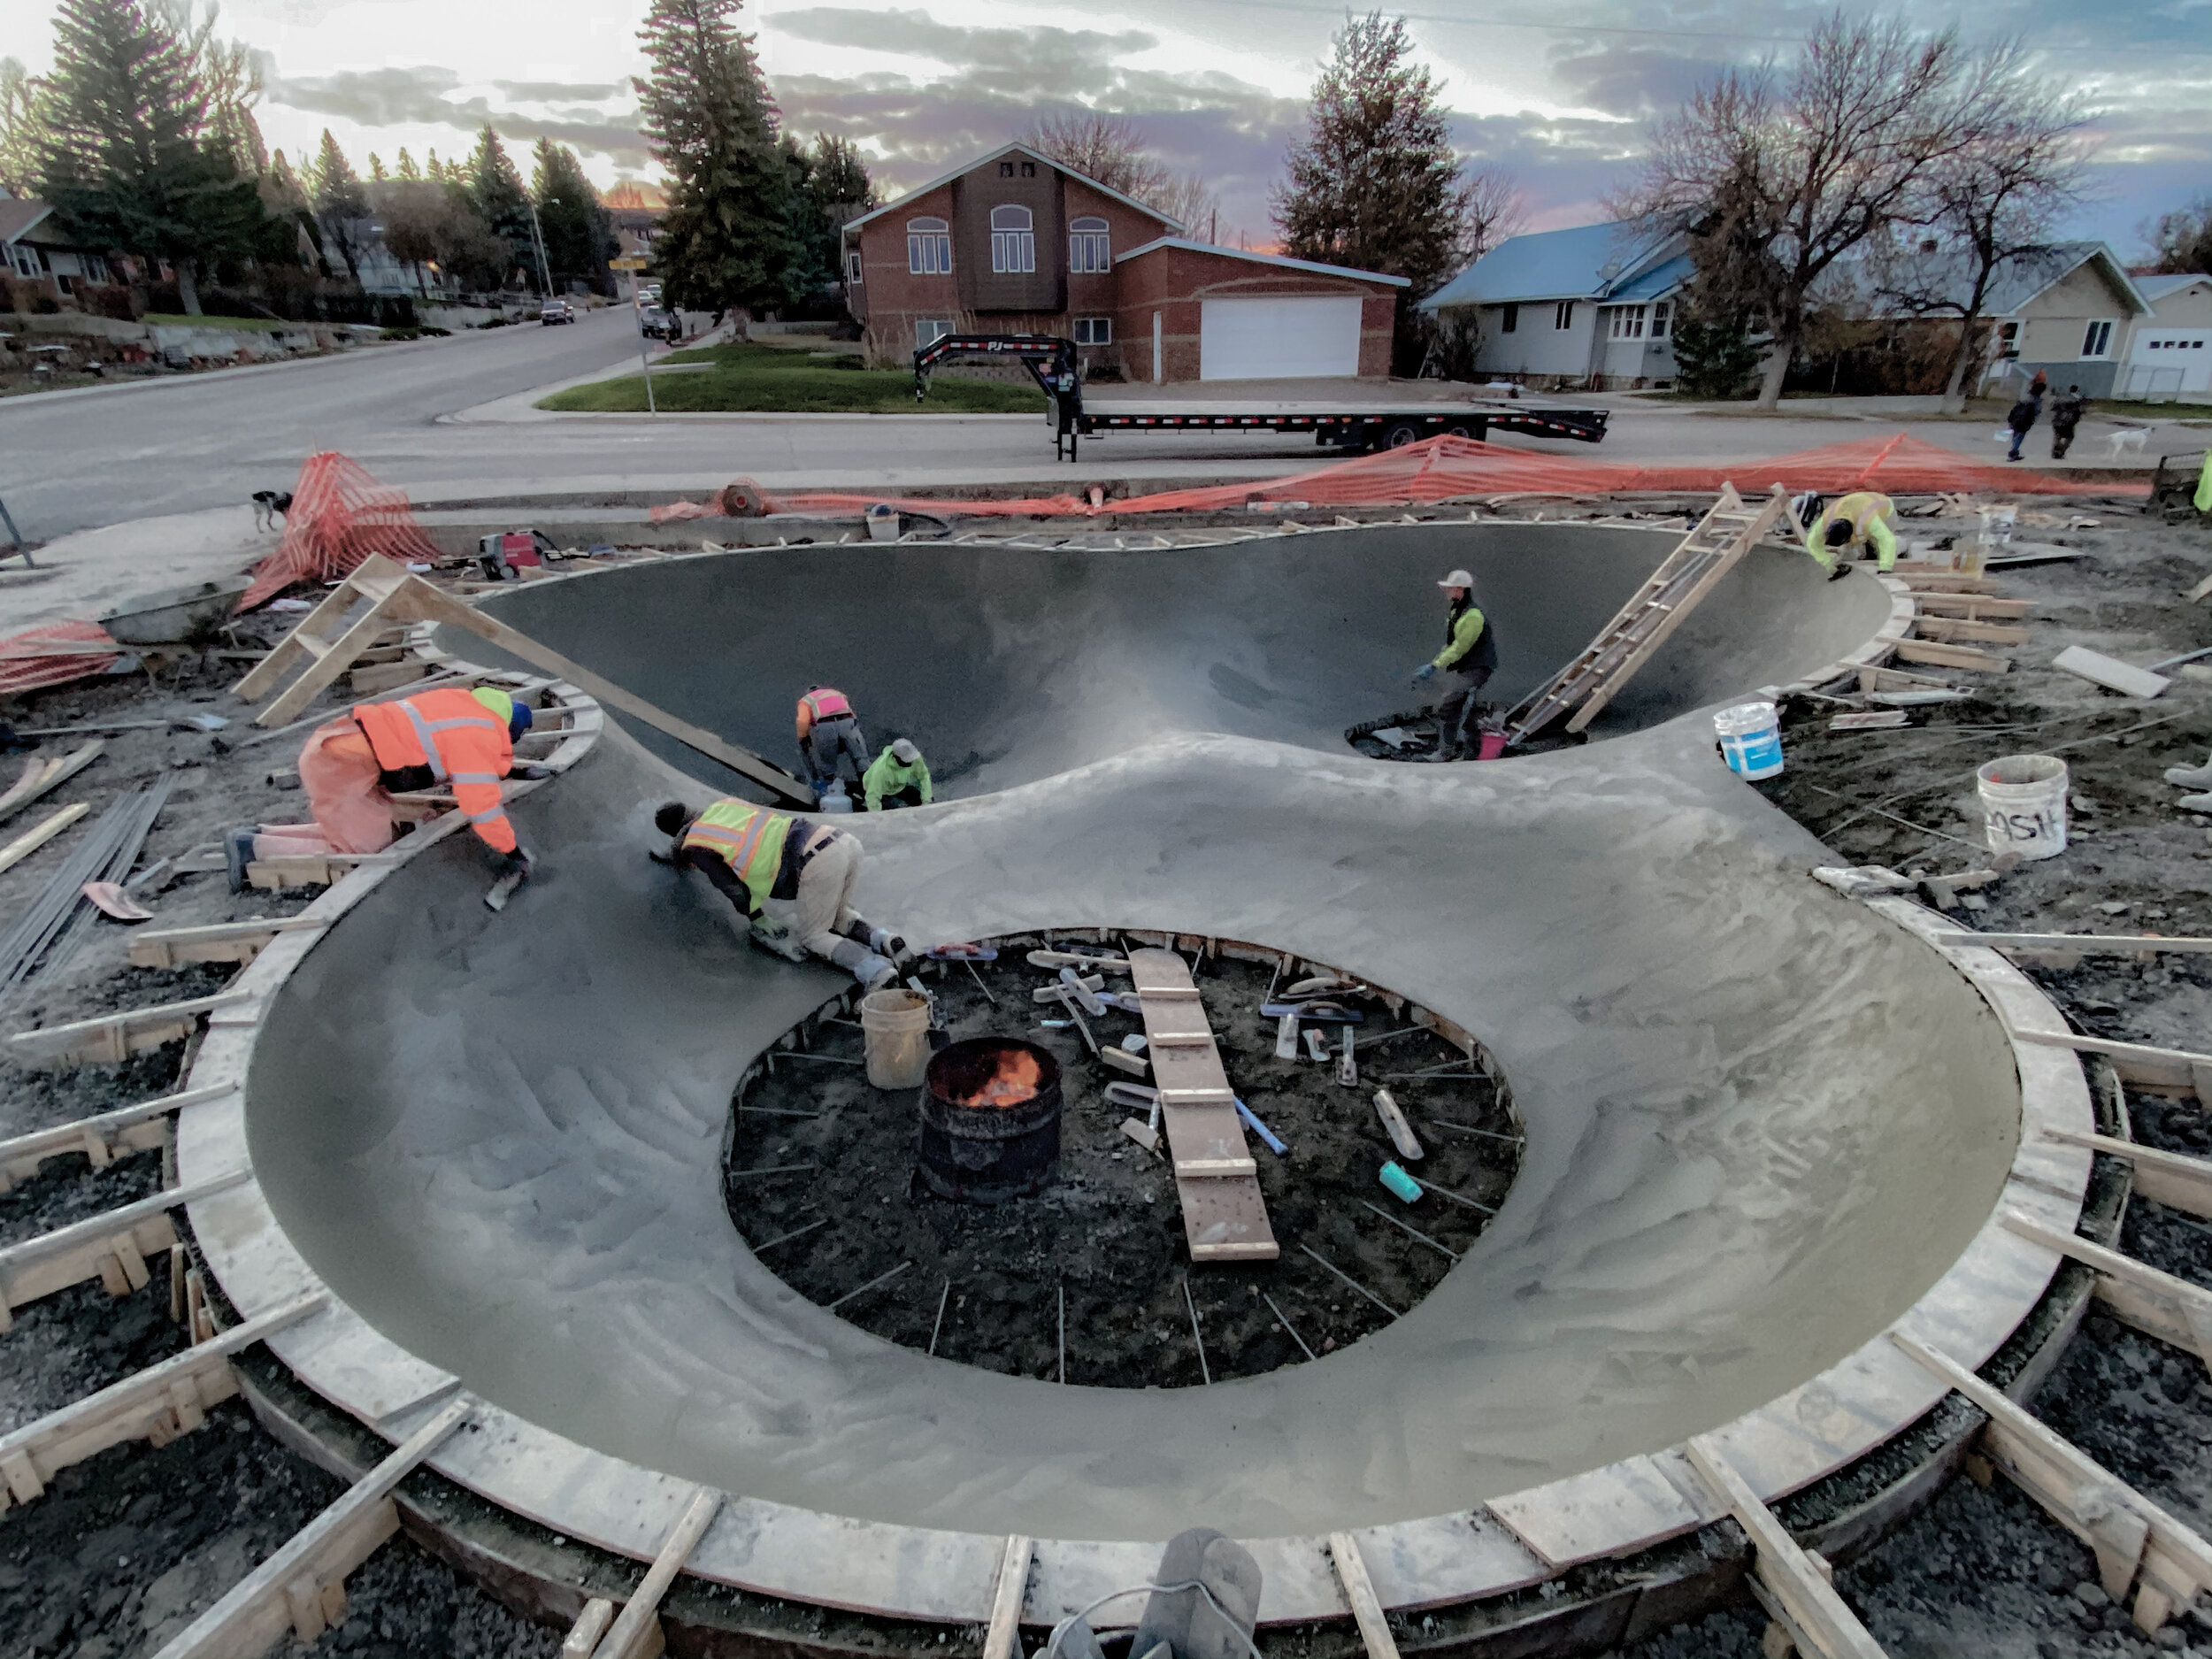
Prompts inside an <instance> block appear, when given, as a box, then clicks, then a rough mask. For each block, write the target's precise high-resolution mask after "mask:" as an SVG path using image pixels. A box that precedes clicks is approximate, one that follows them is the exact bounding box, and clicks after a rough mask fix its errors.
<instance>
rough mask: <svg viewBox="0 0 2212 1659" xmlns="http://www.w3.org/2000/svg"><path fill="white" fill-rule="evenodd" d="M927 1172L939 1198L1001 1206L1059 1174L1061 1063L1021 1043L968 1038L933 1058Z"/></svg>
mask: <svg viewBox="0 0 2212 1659" xmlns="http://www.w3.org/2000/svg"><path fill="white" fill-rule="evenodd" d="M920 1152H921V1171H922V1179H923V1180H924V1181H925V1182H926V1183H927V1185H928V1187H929V1189H930V1191H932V1192H933V1193H935V1194H937V1195H938V1196H939V1197H940V1198H953V1199H958V1200H960V1201H962V1202H966V1203H971V1204H998V1203H1003V1202H1006V1201H1007V1200H1008V1199H1010V1198H1026V1197H1030V1196H1032V1195H1033V1194H1037V1193H1041V1192H1042V1191H1044V1189H1045V1188H1046V1187H1049V1186H1051V1185H1052V1182H1053V1179H1054V1177H1055V1176H1056V1175H1057V1174H1058V1173H1059V1170H1060V1063H1059V1062H1058V1061H1057V1060H1056V1059H1054V1058H1053V1057H1052V1056H1051V1055H1050V1054H1049V1053H1048V1052H1047V1051H1046V1050H1044V1049H1042V1048H1038V1047H1037V1045H1036V1044H1034V1043H1030V1042H1024V1041H1021V1040H1020V1039H1018V1038H1015V1037H970V1038H968V1039H966V1040H965V1041H961V1042H956V1043H950V1044H948V1045H947V1046H946V1047H945V1048H941V1049H939V1050H938V1051H937V1053H936V1054H934V1055H933V1056H931V1057H930V1062H929V1069H928V1071H927V1072H926V1074H925V1076H924V1079H923V1082H922V1095H921V1143H920Z"/></svg>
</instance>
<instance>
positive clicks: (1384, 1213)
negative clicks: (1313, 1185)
mask: <svg viewBox="0 0 2212 1659" xmlns="http://www.w3.org/2000/svg"><path fill="white" fill-rule="evenodd" d="M1360 1202H1361V1203H1362V1204H1364V1205H1366V1207H1367V1208H1368V1209H1370V1210H1373V1211H1374V1212H1375V1213H1376V1214H1377V1215H1379V1216H1380V1217H1382V1218H1383V1219H1384V1220H1385V1221H1387V1222H1388V1223H1389V1224H1390V1225H1392V1226H1394V1227H1395V1228H1397V1229H1398V1230H1399V1231H1400V1232H1401V1233H1411V1234H1412V1235H1413V1236H1414V1237H1415V1238H1417V1239H1418V1240H1421V1242H1422V1243H1424V1244H1425V1245H1427V1246H1428V1247H1429V1248H1431V1249H1432V1250H1438V1251H1441V1252H1442V1253H1443V1254H1444V1255H1446V1256H1450V1257H1451V1258H1452V1260H1453V1261H1455V1262H1456V1261H1457V1260H1459V1252H1458V1251H1457V1250H1455V1249H1454V1248H1452V1247H1451V1246H1450V1245H1448V1244H1439V1243H1438V1242H1437V1241H1436V1240H1434V1239H1432V1238H1431V1237H1429V1235H1428V1234H1427V1233H1424V1232H1422V1231H1421V1229H1420V1228H1418V1227H1416V1226H1411V1225H1408V1224H1407V1223H1405V1222H1403V1221H1401V1220H1399V1219H1398V1217H1395V1216H1394V1215H1392V1214H1391V1213H1390V1212H1389V1211H1388V1210H1385V1209H1384V1208H1383V1207H1382V1206H1381V1205H1380V1204H1370V1203H1368V1202H1367V1200H1365V1199H1364V1198H1363V1199H1361V1200H1360Z"/></svg>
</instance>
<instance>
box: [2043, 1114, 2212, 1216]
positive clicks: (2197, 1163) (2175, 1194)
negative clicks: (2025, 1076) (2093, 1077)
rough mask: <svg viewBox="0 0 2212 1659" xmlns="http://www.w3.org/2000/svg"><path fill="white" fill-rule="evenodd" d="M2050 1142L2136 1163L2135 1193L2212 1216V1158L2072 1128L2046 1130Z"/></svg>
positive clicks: (2158, 1201) (2201, 1214)
mask: <svg viewBox="0 0 2212 1659" xmlns="http://www.w3.org/2000/svg"><path fill="white" fill-rule="evenodd" d="M2043 1138H2044V1139H2045V1140H2046V1141H2063V1142H2064V1143H2065V1144H2066V1145H2068V1146H2073V1147H2087V1148H2089V1149H2090V1150H2091V1151H2092V1152H2102V1153H2104V1154H2106V1155H2107V1156H2110V1157H2116V1158H2125V1159H2126V1160H2127V1161H2128V1162H2129V1163H2131V1164H2133V1165H2134V1166H2135V1194H2136V1196H2137V1197H2139V1198H2147V1199H2149V1200H2150V1201H2151V1202H2153V1203H2154V1204H2165V1205H2168V1206H2170V1208H2172V1209H2175V1210H2187V1211H2188V1212H2189V1213H2190V1214H2191V1215H2193V1216H2212V1159H2207V1158H2193V1157H2190V1156H2188V1155H2186V1154H2185V1153H2181V1152H2162V1151H2160V1150H2159V1149H2158V1148H2155V1147H2145V1146H2138V1145H2137V1144H2136V1143H2135V1142H2134V1141H2117V1140H2115V1139H2114V1138H2113V1137H2112V1136H2110V1135H2088V1134H2079V1133H2076V1132H2075V1131H2073V1130H2071V1129H2046V1130H2045V1131H2044V1132H2043Z"/></svg>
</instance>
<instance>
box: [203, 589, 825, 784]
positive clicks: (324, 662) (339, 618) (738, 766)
mask: <svg viewBox="0 0 2212 1659" xmlns="http://www.w3.org/2000/svg"><path fill="white" fill-rule="evenodd" d="M363 605H365V606H366V609H365V611H362V614H361V616H360V618H359V619H358V620H356V621H352V622H349V621H348V620H347V618H349V616H351V615H352V613H353V612H354V611H356V610H357V608H359V607H362V606H363ZM415 622H435V623H442V624H444V625H446V626H450V627H456V628H459V629H460V630H462V631H463V632H464V633H467V634H474V635H475V636H476V637H477V638H478V639H480V640H487V641H490V642H491V643H492V644H494V645H495V646H497V647H498V648H499V649H501V650H503V651H505V652H507V653H508V654H509V655H510V656H511V657H519V658H520V659H521V660H522V661H524V662H526V663H528V664H531V666H533V667H534V668H539V669H542V670H543V671H545V672H547V673H549V674H552V675H555V676H556V677H557V678H559V679H561V680H566V681H567V682H568V683H569V684H571V685H572V686H575V687H578V688H579V689H580V690H581V691H582V692H584V693H585V695H588V696H591V697H595V698H597V699H598V700H599V701H600V702H601V703H604V704H606V705H607V707H609V708H611V709H615V710H619V711H620V712H622V713H624V714H626V715H628V716H630V717H631V718H633V719H636V720H642V721H643V722H644V723H645V724H646V725H648V726H652V727H653V728H654V729H655V730H657V731H660V732H665V733H667V734H668V735H669V736H671V737H672V738H674V739H675V740H676V741H678V742H680V743H681V744H683V745H684V746H685V747H686V748H688V749H696V750H697V751H698V752H699V753H700V754H702V755H704V756H706V757H707V758H708V759H710V760H712V761H716V762H718V763H719V764H722V765H725V766H727V767H728V768H729V769H730V770H731V771H733V772H737V773H738V774H740V775H741V776H742V777H746V778H749V779H750V780H752V781H753V782H755V783H757V784H759V785H760V786H761V787H763V788H765V789H767V790H768V791H769V792H770V793H772V795H775V797H776V799H777V801H778V802H779V803H781V804H784V805H787V806H796V807H799V808H802V809H803V810H808V811H811V810H813V809H814V808H815V807H816V806H818V804H820V803H819V802H818V801H817V800H816V798H815V794H814V790H813V788H812V787H811V786H810V785H808V784H806V783H803V782H802V781H801V780H799V779H797V778H795V777H793V776H792V775H791V774H790V773H789V772H786V771H784V769H783V768H782V767H780V766H778V765H775V764H772V763H771V762H769V761H766V760H764V759H762V758H761V757H759V756H758V755H756V754H754V753H753V752H752V750H750V749H741V748H739V747H738V746H737V745H736V744H734V743H732V742H728V741H725V740H724V739H722V738H719V737H718V736H716V735H715V734H714V733H712V732H710V731H708V730H707V729H706V728H705V727H704V726H694V725H693V724H692V723H691V722H690V721H688V720H682V719H679V718H676V717H675V716H674V715H672V714H669V713H667V712H665V711H664V710H661V709H659V708H657V707H655V706H654V705H653V704H652V703H648V702H646V701H645V699H644V698H642V697H640V696H637V695H634V694H633V693H630V692H628V691H625V690H624V689H623V688H622V687H620V686H618V685H616V684H615V683H614V682H613V681H611V680H603V679H602V678H601V677H600V676H599V675H597V674H595V673H593V672H591V671H590V670H589V669H588V668H586V667H584V666H583V665H582V664H580V663H573V662H571V661H570V660H569V659H568V658H567V657H563V656H561V655H560V654H559V653H558V652H557V651H553V650H549V649H547V648H546V647H545V646H542V645H541V644H539V643H538V642H537V641H535V640H534V639H532V638H531V637H530V636H529V635H528V634H524V633H521V632H519V631H518V630H517V629H514V628H511V627H509V626H507V625H506V624H505V623H503V622H496V621H494V620H493V619H492V618H490V617H488V616H485V615H484V614H483V613H482V612H480V611H477V610H476V609H475V608H474V607H473V606H471V605H467V604H465V603H462V602H461V601H460V600H458V599H456V598H455V597H454V596H453V595H450V594H448V593H445V592H442V590H440V589H439V588H435V587H434V586H432V585H431V584H430V583H428V582H426V581H425V580H422V578H421V577H419V576H415V575H411V574H410V573H409V572H408V571H407V569H406V567H405V566H403V565H398V564H395V563H394V562H393V561H392V560H390V559H388V558H385V557H382V556H381V555H380V554H372V555H371V556H370V557H368V558H366V559H364V560H363V561H362V562H361V564H360V565H358V566H357V567H356V569H355V570H354V572H353V574H352V575H350V576H349V577H347V578H346V580H344V581H343V582H342V583H340V584H339V585H338V587H337V588H334V590H333V591H332V593H331V595H330V596H329V597H328V598H326V599H325V600H324V601H323V602H322V603H320V604H319V605H317V606H316V607H315V609H314V610H312V611H309V612H308V613H307V615H305V616H304V617H302V618H300V622H299V626H297V627H296V628H294V629H293V630H292V632H291V633H290V634H287V635H286V636H285V637H284V640H283V641H282V642H281V643H280V644H279V645H278V646H277V648H276V649H274V650H273V651H271V652H270V653H269V655H268V656H267V657H264V658H263V659H262V660H261V661H260V662H259V663H258V664H256V665H255V667H254V670H253V672H251V673H250V674H248V675H247V676H246V677H245V678H244V679H243V680H240V681H239V682H238V686H237V693H238V695H239V696H240V697H242V698H243V699H244V700H245V701H246V702H248V703H257V702H259V701H260V700H261V699H262V698H263V697H265V696H268V695H269V694H270V693H272V692H277V687H279V686H280V685H281V684H283V683H284V681H285V679H286V676H287V675H292V676H293V678H292V680H291V682H290V683H289V684H288V685H284V688H283V690H282V691H280V692H277V695H276V696H275V698H274V700H273V702H271V703H270V704H269V706H268V707H267V708H265V709H264V710H262V711H261V713H260V714H259V715H258V716H257V718H256V719H255V724H256V725H257V726H282V725H284V724H285V723H286V722H287V721H288V720H291V719H292V718H295V717H296V715H298V713H299V712H300V710H303V709H304V708H305V707H306V706H307V705H308V704H309V703H311V702H312V701H314V699H315V697H316V695H318V694H319V693H320V692H321V691H322V690H323V689H324V688H325V687H327V686H329V685H330V684H332V682H334V680H337V678H338V676H339V675H340V674H342V673H344V672H346V671H347V670H348V669H349V668H350V667H351V666H352V665H353V664H354V663H355V662H356V661H357V660H358V659H359V657H360V656H361V654H362V653H363V652H364V651H366V650H369V649H373V648H374V647H375V646H376V645H377V644H379V643H380V641H381V640H382V638H383V636H384V634H386V633H387V631H388V630H389V629H391V628H392V627H394V626H396V625H398V624H400V623H415Z"/></svg>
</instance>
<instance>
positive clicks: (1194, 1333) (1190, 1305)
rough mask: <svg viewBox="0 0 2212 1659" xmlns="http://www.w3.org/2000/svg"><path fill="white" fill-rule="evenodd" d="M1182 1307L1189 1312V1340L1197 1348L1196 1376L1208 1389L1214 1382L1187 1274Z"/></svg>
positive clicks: (1184, 1280) (1184, 1281) (1184, 1282)
mask: <svg viewBox="0 0 2212 1659" xmlns="http://www.w3.org/2000/svg"><path fill="white" fill-rule="evenodd" d="M1183 1306H1184V1307H1185V1308H1186V1309H1187V1310H1189V1312H1190V1340H1192V1342H1194V1344H1196V1346H1197V1348H1198V1375H1199V1376H1200V1378H1201V1379H1203V1380H1204V1382H1205V1384H1206V1386H1208V1387H1209V1388H1210V1387H1212V1386H1213V1380H1214V1373H1213V1367H1212V1366H1210V1365H1209V1364H1207V1363H1206V1339H1205V1336H1204V1335H1203V1333H1201V1332H1200V1330H1199V1328H1198V1304H1197V1303H1196V1302H1193V1301H1192V1300H1191V1295H1190V1276H1189V1275H1188V1274H1186V1275H1184V1278H1183Z"/></svg>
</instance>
